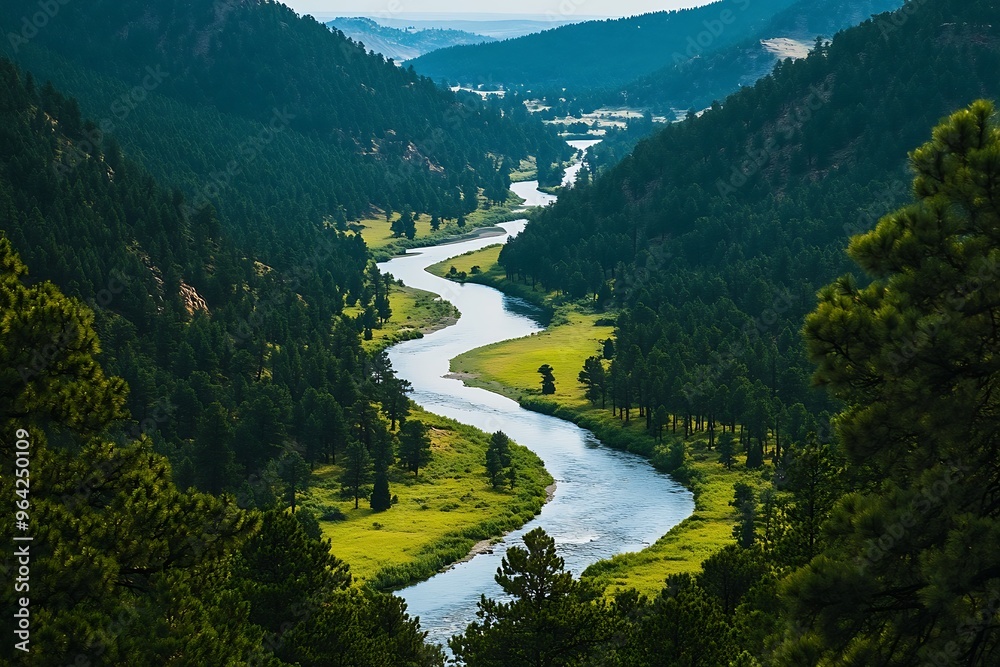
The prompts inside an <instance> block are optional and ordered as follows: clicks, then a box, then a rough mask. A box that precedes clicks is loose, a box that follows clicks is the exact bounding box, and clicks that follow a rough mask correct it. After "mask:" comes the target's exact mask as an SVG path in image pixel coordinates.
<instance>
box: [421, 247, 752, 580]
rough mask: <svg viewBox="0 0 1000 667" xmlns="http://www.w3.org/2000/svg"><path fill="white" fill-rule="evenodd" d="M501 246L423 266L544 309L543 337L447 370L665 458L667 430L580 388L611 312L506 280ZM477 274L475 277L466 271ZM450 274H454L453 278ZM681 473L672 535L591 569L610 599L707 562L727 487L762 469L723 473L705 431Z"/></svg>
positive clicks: (724, 512)
mask: <svg viewBox="0 0 1000 667" xmlns="http://www.w3.org/2000/svg"><path fill="white" fill-rule="evenodd" d="M500 248H501V246H491V247H488V248H484V249H482V250H478V251H475V252H471V253H467V254H465V255H462V256H460V257H455V258H453V259H450V260H447V261H445V262H441V263H439V264H436V265H434V266H432V267H430V269H429V270H430V271H431V272H432V273H434V274H436V275H439V276H443V277H448V276H449V274H450V271H451V267H453V266H454V267H455V270H456V273H457V274H459V275H460V273H461V272H463V271H464V272H465V274H466V278H465V279H466V280H469V281H471V282H477V283H482V284H486V285H490V286H492V287H496V288H497V289H500V290H502V291H504V292H507V293H509V294H512V295H514V296H519V297H521V298H524V299H526V300H528V301H531V302H532V303H534V304H536V305H538V306H540V307H542V308H545V309H547V311H548V313H549V314H550V315H551V321H550V322H549V326H548V327H547V328H546V329H545V330H544V331H542V332H540V333H537V334H534V335H532V336H528V337H525V338H521V339H518V340H513V341H505V342H501V343H496V344H494V345H488V346H486V347H482V348H479V349H476V350H472V351H470V352H467V353H465V354H463V355H460V356H458V357H456V358H455V359H454V360H453V361H452V364H451V370H452V372H454V373H456V374H458V375H459V376H460V377H461V378H462V379H463V380H464V381H465V382H466V384H469V385H472V386H476V387H482V388H484V389H488V390H490V391H494V392H497V393H500V394H503V395H505V396H508V397H510V398H513V399H514V400H517V401H519V402H520V403H521V405H523V406H524V407H526V408H529V409H532V410H537V411H539V412H544V413H546V414H552V415H555V416H557V417H560V418H563V419H567V420H569V421H572V422H574V423H576V424H579V425H580V426H582V427H584V428H586V429H588V430H590V431H592V432H593V433H594V434H595V435H597V437H598V438H600V439H601V440H602V441H603V442H605V443H607V444H608V445H611V446H613V447H618V448H622V449H628V450H629V451H634V452H636V453H640V454H643V455H645V456H648V457H650V458H651V459H652V462H653V464H654V465H655V464H657V463H658V460H659V458H660V457H662V456H663V455H664V454H665V444H666V442H667V441H669V440H670V439H672V438H676V437H679V436H675V435H674V434H672V433H668V434H667V436H666V437H665V438H664V443H658V442H657V441H656V439H655V438H654V437H652V436H650V435H649V434H647V433H646V430H645V428H644V421H643V420H634V421H632V422H631V423H630V424H625V423H624V422H622V421H621V420H620V419H619V418H617V417H615V416H612V414H611V411H610V410H609V409H602V408H601V407H600V406H596V407H595V406H593V405H592V404H591V403H590V402H589V401H588V400H587V399H586V398H585V396H584V387H583V385H581V384H580V383H579V382H578V381H577V374H578V373H579V372H580V369H582V368H583V362H584V360H585V359H586V358H587V357H590V356H592V355H595V354H600V349H601V342H602V341H603V340H605V339H606V338H608V337H609V336H611V334H612V332H613V327H612V326H610V325H609V323H608V317H609V315H608V314H602V313H596V312H587V310H588V309H587V308H586V306H584V305H582V304H579V303H566V302H562V301H561V300H560V299H559V298H558V297H557V295H555V294H551V293H544V292H542V291H541V290H540V289H537V290H536V289H532V288H531V287H530V285H524V284H521V283H516V282H511V281H508V280H507V279H506V277H505V274H504V272H503V270H502V268H500V267H499V266H498V265H497V258H498V256H499V254H500ZM473 266H478V267H479V271H478V272H477V273H475V274H473V273H472V267H473ZM452 277H454V275H452ZM542 364H549V365H550V366H552V367H553V369H554V375H555V377H556V393H555V394H553V395H549V396H544V397H543V396H542V395H541V389H540V383H539V380H540V376H539V375H538V372H537V369H538V367H539V366H541V365H542ZM686 444H687V447H688V459H687V464H686V471H687V474H686V475H684V476H683V479H682V481H683V482H684V483H685V485H687V486H688V487H689V488H691V489H692V491H693V492H694V494H695V511H694V514H692V516H690V517H689V518H688V519H686V520H685V521H683V522H682V523H681V524H679V525H678V526H677V527H675V528H674V529H673V530H671V531H670V532H669V533H667V534H666V535H664V536H663V537H661V538H660V539H659V540H657V542H656V543H655V544H653V545H651V546H650V547H649V548H647V549H644V550H643V551H641V552H637V553H629V554H621V555H619V556H615V557H614V558H611V559H609V560H605V561H601V562H599V563H595V564H594V565H592V566H591V567H589V568H588V569H587V570H586V571H585V572H584V576H585V577H591V578H593V579H594V581H596V582H597V583H599V584H600V585H601V586H602V587H604V588H605V590H606V591H607V593H608V594H614V593H615V592H616V591H619V590H622V589H626V588H634V589H636V590H638V591H639V592H640V593H643V594H646V595H655V594H656V593H658V592H659V591H660V589H661V588H662V587H663V581H664V579H666V577H667V576H669V575H671V574H678V573H683V572H690V573H694V572H697V571H698V570H699V569H700V567H701V563H702V561H703V560H705V558H707V557H708V556H710V555H711V554H712V553H714V552H715V551H717V550H718V549H719V548H721V547H722V546H724V545H725V544H727V543H729V542H730V541H731V540H732V529H733V524H734V522H735V511H734V509H733V507H731V506H730V505H729V502H730V501H731V500H732V498H733V485H734V484H735V483H737V482H739V481H746V482H747V483H751V484H754V485H756V484H758V483H760V481H761V479H762V475H763V476H766V475H768V474H770V473H769V470H770V469H769V467H765V468H764V470H763V471H749V470H747V469H746V468H745V466H744V465H743V462H742V461H739V462H738V463H736V464H734V465H733V468H732V470H727V469H726V468H725V467H724V466H723V465H721V464H720V463H719V462H718V454H717V453H716V452H715V451H713V450H711V449H709V448H708V443H707V439H706V437H705V436H704V435H702V434H697V435H696V436H694V437H692V438H690V439H688V441H687V443H686Z"/></svg>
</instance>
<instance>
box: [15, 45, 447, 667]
mask: <svg viewBox="0 0 1000 667" xmlns="http://www.w3.org/2000/svg"><path fill="white" fill-rule="evenodd" d="M0 100H2V103H0V117H2V120H0V134H2V140H0V211H2V216H3V231H4V236H3V238H0V267H2V276H0V331H2V337H0V357H2V365H3V369H4V370H3V373H2V376H0V393H2V395H3V397H4V398H3V401H2V402H0V423H2V424H3V427H4V435H3V436H2V438H0V451H2V452H3V460H4V470H3V476H2V480H0V489H2V490H3V492H4V494H5V495H6V496H7V497H15V495H14V493H15V491H14V479H15V477H14V475H13V465H14V456H13V453H14V451H15V449H14V441H15V439H19V440H21V441H23V442H26V443H30V444H26V445H25V446H24V447H21V449H20V450H19V451H24V455H30V458H31V463H30V480H31V483H30V503H26V504H25V506H24V507H26V508H28V510H27V511H25V512H24V517H28V516H30V521H26V522H25V523H24V526H23V527H20V528H19V529H18V530H19V531H21V532H24V531H27V530H28V529H29V527H30V530H31V532H32V534H33V535H34V536H35V538H36V540H35V541H34V542H33V543H32V544H31V551H30V553H31V565H32V570H31V576H30V590H29V589H28V588H27V587H25V588H23V589H21V593H20V595H25V596H26V595H30V600H31V603H30V605H31V606H30V614H31V619H32V622H33V626H32V634H31V641H30V642H29V643H27V644H25V646H28V647H29V649H30V652H29V653H27V657H25V655H26V654H24V653H21V652H20V651H18V650H15V648H14V645H13V644H14V643H13V642H6V643H5V644H4V646H3V648H2V649H0V652H2V655H3V656H4V659H5V660H14V659H15V656H17V660H18V663H19V664H29V665H53V664H63V663H66V662H67V661H68V662H71V663H72V662H75V663H76V664H82V663H83V662H90V661H93V662H92V663H91V664H97V663H100V664H115V665H147V664H148V665H152V664H162V661H163V659H164V656H172V657H173V658H172V659H174V660H178V661H181V662H184V663H187V664H217V665H222V664H251V663H252V664H268V665H275V666H278V665H281V664H299V665H319V664H329V661H331V660H334V661H337V660H341V659H344V658H345V656H346V657H348V659H350V660H351V661H352V663H353V664H359V665H370V666H371V667H377V666H381V665H386V664H419V665H434V664H441V658H440V656H439V655H438V652H437V651H436V650H435V649H433V648H429V647H427V646H425V644H424V643H423V635H422V634H421V633H420V631H419V629H418V627H417V625H416V623H415V622H414V621H412V620H410V619H408V618H407V617H406V616H405V613H404V610H403V607H402V606H401V604H400V601H399V600H397V599H394V598H391V597H389V596H386V595H382V594H378V593H375V592H372V591H361V590H358V589H356V588H351V587H350V583H351V577H350V573H349V571H348V569H347V567H346V566H345V565H344V564H343V563H342V562H340V561H339V560H337V559H336V558H335V557H333V556H331V555H330V543H329V542H324V541H320V540H319V539H318V538H317V537H316V536H315V535H314V534H311V532H310V531H309V530H308V529H307V528H306V527H304V526H305V524H303V523H302V522H301V519H302V513H301V512H299V513H298V514H297V516H296V517H293V516H291V515H288V514H286V513H285V512H283V511H280V510H278V511H275V510H274V509H272V508H275V507H279V506H280V505H281V504H282V503H284V502H286V501H287V495H286V494H287V493H288V491H289V486H288V485H289V484H293V486H291V490H292V492H293V493H294V490H295V487H294V484H295V482H289V479H290V478H289V477H288V472H289V471H290V470H297V469H299V468H298V467H297V466H296V464H295V459H296V457H299V455H298V454H294V455H291V458H289V456H288V455H285V456H284V457H283V458H281V459H280V461H278V460H276V458H277V457H278V456H279V455H281V454H282V451H283V450H284V447H283V442H284V440H285V439H286V438H289V437H295V438H301V440H300V442H301V444H302V445H304V447H305V451H306V457H307V458H312V459H314V460H315V459H317V458H326V457H332V456H334V455H335V454H337V455H339V454H340V453H341V452H342V448H343V446H344V445H345V443H350V442H355V441H356V440H355V438H356V435H357V433H358V432H357V430H356V429H357V428H360V429H362V430H363V431H365V434H364V436H363V437H364V438H366V439H368V440H369V441H370V442H371V447H372V449H373V451H380V450H379V447H383V448H384V447H387V446H389V441H388V437H389V436H388V433H387V432H386V431H385V427H384V426H382V421H381V420H380V419H378V416H377V412H376V410H378V409H379V408H380V407H382V408H385V407H386V406H388V405H390V402H391V401H396V404H398V402H399V400H400V399H401V398H404V388H403V387H400V386H397V387H396V388H395V389H393V390H391V391H389V392H388V393H387V391H383V390H388V387H389V386H390V385H391V383H392V373H391V371H390V370H389V369H388V368H386V367H384V366H381V367H379V366H378V365H377V364H373V360H371V359H369V358H368V357H367V356H366V355H365V354H364V353H363V352H362V350H361V348H360V344H359V332H358V331H357V330H356V329H355V327H354V326H353V325H352V323H351V322H350V321H349V320H343V319H341V318H339V317H338V314H339V313H340V311H341V309H342V308H343V305H344V303H345V292H347V291H348V290H349V289H350V288H349V287H348V286H349V285H356V287H355V288H354V289H355V290H356V292H357V294H356V297H351V296H347V298H346V302H348V303H350V302H352V301H353V300H354V298H361V299H362V300H363V301H364V300H366V299H371V298H373V297H372V296H371V295H372V294H373V292H377V291H380V290H379V289H378V288H375V289H374V290H373V291H372V287H371V285H369V286H367V287H365V286H363V285H361V283H360V282H359V281H360V276H362V275H365V273H364V272H365V266H366V264H367V261H368V257H367V253H366V251H365V247H364V244H363V243H361V242H359V240H358V239H356V238H354V239H351V238H347V237H346V236H345V235H344V234H342V233H339V232H337V231H335V230H329V231H327V232H326V233H325V235H324V236H325V237H324V240H323V242H324V245H323V246H322V247H320V248H317V249H316V254H315V256H314V257H313V262H312V263H311V264H303V265H301V267H300V268H301V271H300V272H298V273H296V274H295V275H294V276H292V275H285V276H279V275H277V273H276V272H274V271H272V270H269V269H267V267H263V266H262V265H260V264H259V263H256V264H255V263H254V261H253V260H252V258H248V257H246V256H245V255H244V254H243V253H242V252H241V251H240V250H239V249H238V248H237V247H235V246H234V245H233V244H232V243H231V241H230V240H229V239H228V237H227V236H226V234H225V233H223V232H221V231H220V228H219V224H218V221H217V220H216V219H215V217H214V216H213V215H212V212H211V210H206V211H204V212H202V213H200V214H198V215H197V216H195V217H194V218H193V219H191V220H186V219H185V218H184V217H183V216H182V214H181V212H180V207H179V204H180V203H181V195H180V194H179V193H177V192H170V191H167V190H164V189H162V188H160V187H159V186H158V185H157V184H156V183H155V182H154V181H153V179H152V178H150V177H149V176H148V174H146V173H145V172H144V171H143V170H142V168H141V167H139V166H138V165H136V164H134V163H132V162H130V161H129V160H128V159H126V158H125V157H123V156H122V155H121V153H120V152H119V151H118V150H117V148H116V147H115V146H114V145H107V146H98V145H93V144H88V143H87V139H86V136H87V132H88V131H89V129H90V128H91V127H92V126H91V124H90V123H89V122H88V121H85V120H83V119H81V117H80V115H79V112H78V111H77V105H76V102H75V101H73V100H71V99H69V98H65V97H63V96H61V95H60V94H58V93H57V92H56V91H54V90H53V89H52V88H51V87H49V86H41V87H40V86H37V85H36V84H35V83H34V82H33V80H32V79H31V78H30V77H23V76H21V75H20V74H19V73H18V72H17V70H16V69H15V67H14V66H13V65H11V64H10V63H9V62H7V61H4V62H2V63H0ZM69 156H72V158H73V163H72V164H73V166H72V167H71V168H70V167H68V166H67V162H66V159H67V158H68V157H69ZM15 248H16V249H15ZM19 254H20V257H19ZM22 257H23V258H26V259H29V260H30V261H31V262H32V264H33V265H34V266H35V267H37V270H31V271H30V272H29V270H28V268H27V267H26V266H25V264H24V263H23V262H22ZM369 275H373V278H372V279H373V281H374V280H377V275H374V274H369ZM50 279H51V280H54V281H58V283H59V284H61V285H64V286H66V292H68V294H67V295H65V296H64V295H63V293H62V292H61V291H60V290H59V289H58V288H57V287H55V286H54V285H53V284H52V283H50V282H46V281H47V280H50ZM200 295H205V296H206V297H207V299H208V300H209V303H210V304H211V307H210V308H209V307H208V306H206V303H205V301H204V300H202V298H201V296H200ZM84 299H85V300H87V302H88V303H87V304H84V303H83V300H84ZM376 368H377V369H378V370H377V372H378V373H379V375H378V379H377V380H376V379H375V377H374V375H373V373H374V372H375V369H376ZM379 387H381V389H379ZM373 401H376V402H374V403H373ZM355 402H357V405H358V406H359V407H356V409H354V410H353V411H352V412H351V413H350V414H349V415H345V414H344V412H343V410H342V409H341V407H340V406H341V405H345V406H354V405H355ZM393 409H395V408H393ZM355 416H357V417H358V418H359V419H360V420H361V421H360V422H359V423H358V424H357V425H352V423H353V419H354V417H355ZM397 416H398V415H397ZM319 420H323V421H319ZM163 454H167V455H168V456H169V461H168V460H167V459H166V458H164V456H163ZM297 460H298V461H301V460H302V459H301V457H299V458H298V459H297ZM301 465H302V466H305V464H304V463H302V464H301ZM21 467H22V469H29V468H25V467H24V466H23V465H22V466H21ZM306 471H308V466H306ZM18 479H21V480H22V482H24V481H25V480H24V476H23V475H20V474H19V475H18ZM195 486H196V487H198V488H200V489H203V490H205V491H210V492H213V493H219V492H222V491H229V492H233V493H229V494H226V495H222V496H213V495H208V494H205V493H200V492H198V491H196V490H195V489H194V488H190V490H188V491H184V490H183V489H188V488H189V487H195ZM18 488H19V489H20V491H19V495H21V497H22V498H25V497H26V494H27V493H28V492H27V491H26V490H25V489H26V488H27V486H25V485H23V484H22V483H19V485H18ZM234 494H235V495H234ZM293 497H294V496H293ZM247 507H260V508H264V509H268V510H270V511H266V512H257V511H253V510H248V509H245V508H247ZM22 509H23V508H22ZM0 526H2V533H3V535H4V536H5V538H6V539H8V540H10V539H11V537H12V535H13V534H14V527H15V526H14V519H13V514H12V513H8V514H7V515H5V516H4V519H3V522H2V524H0ZM13 565H14V560H13V559H12V558H11V557H9V556H8V557H5V558H4V560H3V568H4V571H5V572H10V571H11V570H10V568H12V567H13ZM22 565H23V561H22ZM0 595H2V596H3V601H4V606H5V608H7V609H13V608H14V607H15V602H14V598H13V596H15V595H17V594H16V593H15V591H14V587H13V586H7V587H4V590H3V592H2V594H0ZM24 604H27V603H22V606H23V605H24ZM335 619H336V620H335ZM345 619H347V623H346V624H344V621H345ZM286 661H287V662H286Z"/></svg>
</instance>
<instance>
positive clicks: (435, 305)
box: [344, 283, 462, 352]
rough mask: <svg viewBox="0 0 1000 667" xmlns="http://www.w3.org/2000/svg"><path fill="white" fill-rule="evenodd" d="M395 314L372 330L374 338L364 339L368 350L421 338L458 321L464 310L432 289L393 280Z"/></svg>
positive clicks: (354, 311) (346, 311)
mask: <svg viewBox="0 0 1000 667" xmlns="http://www.w3.org/2000/svg"><path fill="white" fill-rule="evenodd" d="M389 307H390V308H392V317H390V318H389V321H388V322H386V323H384V324H383V325H382V328H381V329H372V339H371V340H365V341H362V342H361V344H362V347H364V348H365V350H366V351H368V352H373V351H377V350H380V349H383V348H387V347H389V346H390V345H395V344H396V343H399V342H402V341H404V340H413V339H414V338H422V337H423V336H425V335H426V334H429V333H434V332H435V331H440V330H441V329H444V328H445V327H449V326H452V325H453V324H455V323H456V322H458V318H459V317H461V315H462V314H461V313H460V312H458V308H455V306H454V305H452V304H451V303H449V302H448V301H445V300H444V299H441V298H439V297H438V295H437V294H434V293H433V292H427V291H425V290H421V289H417V288H415V287H408V286H406V285H399V284H397V283H393V284H392V286H391V287H390V289H389ZM344 314H345V315H348V316H351V317H354V316H357V315H360V314H361V308H359V307H357V306H354V307H353V308H345V309H344Z"/></svg>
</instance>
